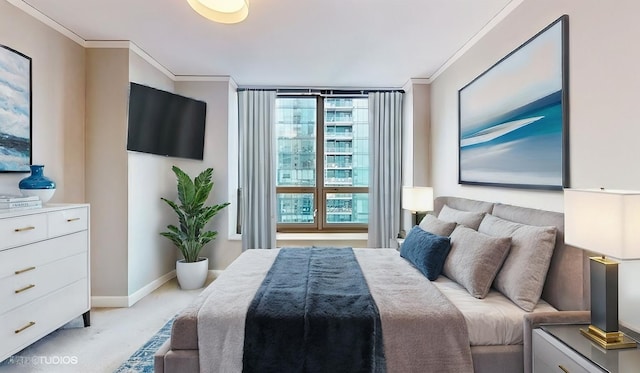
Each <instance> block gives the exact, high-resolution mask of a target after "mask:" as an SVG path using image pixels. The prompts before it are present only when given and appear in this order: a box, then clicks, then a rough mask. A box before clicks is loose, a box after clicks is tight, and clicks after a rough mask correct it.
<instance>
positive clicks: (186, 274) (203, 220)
mask: <svg viewBox="0 0 640 373" xmlns="http://www.w3.org/2000/svg"><path fill="white" fill-rule="evenodd" d="M172 170H173V172H174V173H175V174H176V177H177V179H178V200H179V201H180V204H177V203H175V202H173V201H170V200H168V199H166V198H161V199H162V200H163V201H165V202H166V203H167V204H168V205H169V206H171V208H172V209H173V211H175V212H176V214H177V215H178V221H179V222H180V226H179V227H177V226H175V225H173V224H170V225H168V226H167V229H168V231H165V232H161V233H160V234H161V235H162V236H164V237H167V238H168V239H170V240H171V242H173V244H174V245H175V246H176V247H177V248H178V249H179V250H180V252H181V253H182V256H183V257H184V259H180V260H178V261H177V262H176V273H177V275H178V283H179V284H180V287H181V288H182V289H185V290H189V289H198V288H201V287H202V286H203V285H204V282H205V281H206V279H207V273H208V271H209V258H202V257H200V256H199V255H200V250H202V248H203V247H204V245H206V244H207V243H209V242H210V241H211V240H213V239H215V238H216V235H217V234H218V232H215V231H210V230H205V226H206V225H207V223H208V222H209V221H210V220H211V218H213V217H214V216H215V215H216V214H217V213H218V212H219V211H220V210H222V209H223V208H225V207H227V206H228V205H229V203H228V202H225V203H221V204H218V205H212V206H206V205H205V202H206V201H207V198H209V193H210V192H211V189H213V181H211V176H212V175H213V169H212V168H207V169H206V170H204V171H202V172H201V173H200V175H198V176H197V177H196V178H195V179H193V180H191V177H190V176H189V175H187V174H186V173H185V172H184V171H182V170H181V169H180V168H178V167H176V166H173V167H172Z"/></svg>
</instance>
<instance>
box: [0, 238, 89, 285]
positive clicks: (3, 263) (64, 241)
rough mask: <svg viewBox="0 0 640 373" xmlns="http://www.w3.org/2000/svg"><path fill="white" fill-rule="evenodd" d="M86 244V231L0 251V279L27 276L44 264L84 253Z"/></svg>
mask: <svg viewBox="0 0 640 373" xmlns="http://www.w3.org/2000/svg"><path fill="white" fill-rule="evenodd" d="M87 243H88V237H87V231H83V232H78V233H74V234H70V235H67V236H62V237H57V238H53V239H50V240H47V241H42V242H37V243H35V244H32V245H28V246H20V247H16V248H13V249H8V250H4V251H0V279H4V278H7V277H12V276H21V275H27V274H28V273H29V272H32V271H34V270H36V269H37V268H38V267H40V266H42V265H44V264H46V263H50V262H52V261H55V260H59V259H62V258H66V257H68V256H72V255H74V254H79V253H86V252H87ZM87 265H88V264H86V263H85V267H86V266H87Z"/></svg>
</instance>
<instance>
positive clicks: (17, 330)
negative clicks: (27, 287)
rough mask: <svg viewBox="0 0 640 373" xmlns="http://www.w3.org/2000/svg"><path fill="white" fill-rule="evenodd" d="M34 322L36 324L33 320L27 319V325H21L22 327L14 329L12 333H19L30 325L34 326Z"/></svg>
mask: <svg viewBox="0 0 640 373" xmlns="http://www.w3.org/2000/svg"><path fill="white" fill-rule="evenodd" d="M35 324H36V322H35V321H29V323H28V324H27V325H25V326H23V327H22V328H20V329H16V330H15V331H14V333H16V334H18V333H20V332H22V331H24V330H25V329H27V328H30V327H32V326H34V325H35Z"/></svg>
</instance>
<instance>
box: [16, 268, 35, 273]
mask: <svg viewBox="0 0 640 373" xmlns="http://www.w3.org/2000/svg"><path fill="white" fill-rule="evenodd" d="M34 269H36V267H29V268H25V269H21V270H19V271H15V272H14V273H15V274H16V275H19V274H21V273H25V272H29V271H33V270H34Z"/></svg>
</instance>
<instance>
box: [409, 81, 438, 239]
mask: <svg viewBox="0 0 640 373" xmlns="http://www.w3.org/2000/svg"><path fill="white" fill-rule="evenodd" d="M403 89H404V91H405V95H404V110H403V115H404V118H403V120H404V123H405V125H404V127H403V132H402V185H403V186H431V184H432V183H431V167H430V160H431V146H430V143H429V138H430V132H431V123H430V122H431V118H430V115H431V107H430V99H429V98H430V94H431V86H430V85H429V84H427V83H426V82H425V80H424V79H410V80H409V81H408V82H407V83H406V84H405V85H404V87H403ZM412 224H413V216H412V215H411V213H410V212H409V211H406V210H403V211H402V222H401V227H402V229H404V230H405V232H408V231H409V230H410V229H411V226H412Z"/></svg>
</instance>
